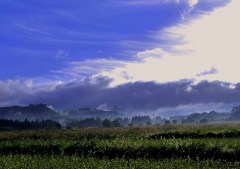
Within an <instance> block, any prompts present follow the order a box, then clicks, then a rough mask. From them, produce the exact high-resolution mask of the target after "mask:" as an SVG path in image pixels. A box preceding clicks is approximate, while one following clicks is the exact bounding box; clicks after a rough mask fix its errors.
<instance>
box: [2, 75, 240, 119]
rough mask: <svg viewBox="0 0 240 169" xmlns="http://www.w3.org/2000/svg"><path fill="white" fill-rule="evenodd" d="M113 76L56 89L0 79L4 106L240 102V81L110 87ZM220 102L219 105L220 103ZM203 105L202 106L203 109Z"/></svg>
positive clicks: (185, 107)
mask: <svg viewBox="0 0 240 169" xmlns="http://www.w3.org/2000/svg"><path fill="white" fill-rule="evenodd" d="M111 82H112V80H111V79H108V78H105V77H98V78H87V79H85V80H84V81H81V82H72V83H67V84H61V85H56V87H54V88H53V89H51V90H50V89H48V90H45V89H44V90H43V89H42V88H41V90H37V89H33V88H29V83H27V82H25V83H20V82H19V81H7V82H5V83H4V82H1V83H0V104H1V106H5V105H13V104H20V105H22V104H30V103H46V104H49V105H53V106H54V107H55V108H57V109H59V110H65V109H78V108H80V107H101V105H104V107H105V108H106V107H108V108H109V109H112V108H113V106H114V105H118V110H120V111H122V112H126V113H129V112H139V113H144V112H153V111H155V112H160V113H161V114H165V115H166V114H167V112H168V111H169V113H171V114H174V110H175V111H177V112H176V113H177V114H180V113H181V112H180V111H182V113H186V112H184V111H189V109H192V110H193V111H197V110H199V111H201V110H203V111H206V110H207V107H206V106H203V105H210V104H211V106H210V107H209V110H212V109H214V105H216V109H219V108H221V109H223V108H224V105H226V106H228V108H229V105H234V104H236V105H237V104H239V103H240V84H235V85H233V84H231V83H226V82H220V81H215V82H208V81H201V82H200V83H197V84H194V82H193V81H189V80H182V81H176V82H169V83H156V82H153V81H152V82H135V83H126V84H122V85H119V86H116V87H112V88H111V87H109V84H110V83H111ZM219 105H220V106H219ZM201 108H203V109H201Z"/></svg>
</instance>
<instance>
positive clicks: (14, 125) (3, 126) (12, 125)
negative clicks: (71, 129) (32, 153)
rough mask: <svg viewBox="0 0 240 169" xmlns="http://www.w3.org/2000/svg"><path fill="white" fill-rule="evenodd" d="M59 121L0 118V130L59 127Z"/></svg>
mask: <svg viewBox="0 0 240 169" xmlns="http://www.w3.org/2000/svg"><path fill="white" fill-rule="evenodd" d="M61 128H62V126H61V124H60V123H58V122H56V121H53V120H42V121H38V120H35V121H28V120H27V119H26V120H25V121H18V120H8V119H0V130H1V131H4V130H5V131H6V130H37V129H61Z"/></svg>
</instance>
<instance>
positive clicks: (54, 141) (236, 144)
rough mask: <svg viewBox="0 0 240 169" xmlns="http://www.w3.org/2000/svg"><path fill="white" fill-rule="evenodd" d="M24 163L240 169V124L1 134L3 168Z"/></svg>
mask: <svg viewBox="0 0 240 169" xmlns="http://www.w3.org/2000/svg"><path fill="white" fill-rule="evenodd" d="M26 161H31V163H30V162H29V163H28V164H27V166H25V167H20V168H28V167H29V168H35V167H33V166H34V165H37V164H36V163H43V164H41V166H44V165H47V164H48V167H43V168H96V167H94V166H98V167H97V168H181V167H180V166H182V168H183V167H184V166H192V167H190V168H219V166H225V167H223V168H239V167H240V166H239V165H240V125H239V124H221V125H220V124H215V125H202V126H201V125H200V126H198V125H196V126H187V125H186V126H184V125H180V126H176V125H175V126H162V127H138V128H134V127H129V128H116V129H114V128H112V129H104V128H88V129H72V130H66V129H62V130H38V131H15V132H0V168H14V166H17V165H25V164H24V163H25V162H26ZM44 161H45V162H44ZM46 161H48V162H46ZM13 163H15V164H13ZM65 165H66V166H67V167H64V166H65ZM2 166H6V167H2ZM49 166H52V167H49ZM106 166H107V167H106ZM120 166H122V167H120ZM176 166H177V167H176ZM220 168H222V167H220Z"/></svg>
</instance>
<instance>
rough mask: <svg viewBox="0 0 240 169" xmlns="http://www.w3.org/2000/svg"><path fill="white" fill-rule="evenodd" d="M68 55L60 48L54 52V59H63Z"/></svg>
mask: <svg viewBox="0 0 240 169" xmlns="http://www.w3.org/2000/svg"><path fill="white" fill-rule="evenodd" d="M68 56H69V52H68V51H66V50H63V49H60V50H58V51H57V53H56V59H64V58H67V57H68Z"/></svg>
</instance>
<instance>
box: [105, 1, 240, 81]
mask: <svg viewBox="0 0 240 169" xmlns="http://www.w3.org/2000/svg"><path fill="white" fill-rule="evenodd" d="M189 3H190V5H191V6H194V5H196V4H197V1H191V2H190V1H189ZM239 11H240V1H238V0H233V1H231V2H230V3H229V4H227V5H226V6H224V7H220V8H217V9H215V10H213V11H212V12H208V13H204V14H202V15H201V16H196V17H195V18H191V17H189V18H188V19H186V20H183V22H182V23H181V24H179V25H176V26H173V27H170V28H166V29H165V30H161V31H160V32H159V33H158V34H157V35H155V36H160V37H163V35H164V37H165V38H168V39H169V40H172V41H175V43H174V44H176V45H173V46H171V47H172V49H174V51H175V52H167V51H164V50H163V49H160V48H156V49H153V50H146V51H141V52H139V53H138V54H137V56H138V57H140V58H141V59H142V60H141V62H128V63H126V65H125V67H116V68H115V69H113V70H111V71H107V72H103V73H101V74H102V75H106V76H108V77H111V78H114V79H115V82H114V84H115V85H116V84H121V83H125V82H128V81H151V80H153V81H157V82H168V81H176V80H180V79H195V80H196V81H201V80H222V81H227V82H232V83H237V82H240V76H237V75H236V74H237V73H238V72H240V66H239V57H240V50H239V44H240V33H239V30H240V20H239V19H238V17H237V16H238V15H239ZM176 51H177V52H176ZM212 68H214V69H215V70H217V71H214V73H205V74H201V73H202V72H207V71H209V70H211V69H212ZM199 74H201V75H202V76H199ZM126 77H128V78H126Z"/></svg>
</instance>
